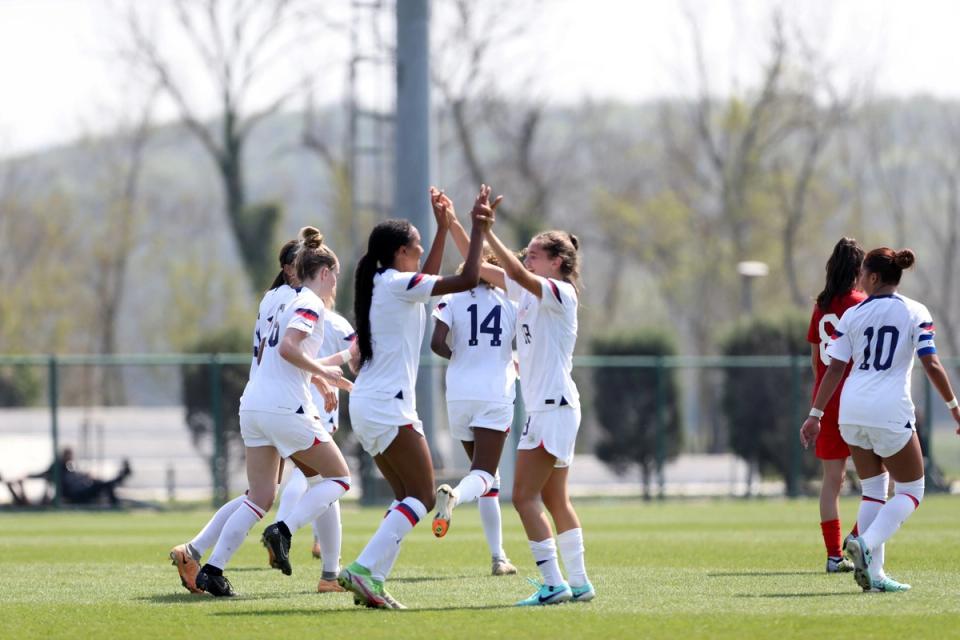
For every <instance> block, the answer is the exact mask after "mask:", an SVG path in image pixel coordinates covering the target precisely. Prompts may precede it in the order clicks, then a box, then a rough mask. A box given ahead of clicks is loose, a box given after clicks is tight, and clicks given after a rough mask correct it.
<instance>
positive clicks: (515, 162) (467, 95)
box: [433, 0, 556, 239]
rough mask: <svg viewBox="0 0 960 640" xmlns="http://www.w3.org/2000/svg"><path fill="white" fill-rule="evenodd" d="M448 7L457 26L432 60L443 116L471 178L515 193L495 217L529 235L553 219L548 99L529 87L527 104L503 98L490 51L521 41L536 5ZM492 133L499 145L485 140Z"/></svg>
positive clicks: (460, 1)
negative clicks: (545, 151) (540, 150)
mask: <svg viewBox="0 0 960 640" xmlns="http://www.w3.org/2000/svg"><path fill="white" fill-rule="evenodd" d="M445 5H446V7H447V8H449V9H451V10H452V11H451V18H452V25H451V27H450V28H449V29H446V30H444V31H443V33H444V34H445V37H444V38H443V39H442V40H441V41H440V42H439V43H437V45H436V52H435V63H434V65H433V83H434V86H435V87H436V88H437V90H438V91H439V93H440V95H441V97H442V98H443V105H444V108H445V110H444V112H443V113H444V115H446V116H447V117H449V122H450V126H451V130H452V136H453V139H454V141H455V144H456V147H457V149H458V150H459V152H460V156H461V158H462V160H463V164H464V166H465V168H466V170H467V174H468V177H469V180H470V182H471V183H473V184H481V183H491V182H495V183H496V184H497V185H502V186H498V189H500V190H502V191H504V192H506V193H509V194H510V195H511V197H510V199H509V200H505V201H504V203H503V204H502V205H501V206H500V207H499V208H498V209H497V213H498V216H499V218H500V219H501V220H502V221H503V222H504V223H505V224H507V225H508V226H509V227H510V228H511V229H513V231H514V233H515V234H516V235H517V237H518V238H523V239H526V238H527V237H529V235H531V234H532V233H533V232H535V231H538V230H541V229H542V227H543V225H544V223H545V222H546V221H547V220H549V219H550V217H551V208H552V201H551V198H552V193H553V191H552V190H551V188H550V185H551V184H554V182H555V180H554V179H553V177H552V176H551V173H552V172H553V171H555V169H556V167H555V166H554V167H551V166H550V162H549V161H548V160H547V159H546V158H544V157H538V155H537V147H538V144H540V142H541V136H542V132H543V125H544V121H545V104H544V102H543V101H542V100H538V99H536V98H531V97H529V96H530V95H531V93H530V92H528V93H527V96H528V97H527V99H526V100H525V101H517V100H509V101H508V100H506V99H505V98H504V97H503V95H502V93H501V87H498V86H497V82H496V79H497V75H498V74H497V70H495V69H494V68H493V67H492V66H491V53H492V52H493V51H496V50H497V49H499V48H502V47H503V46H504V45H506V44H509V43H511V42H514V41H516V40H518V39H520V38H522V36H523V35H524V34H525V33H526V32H527V30H528V29H529V28H530V27H529V25H530V20H529V19H528V14H530V15H533V14H535V12H536V10H537V8H538V7H539V3H537V2H528V3H527V4H526V5H525V6H518V5H517V3H516V2H511V1H510V0H496V1H492V2H483V3H478V2H472V1H471V0H446V2H445ZM533 72H534V70H533V69H531V70H530V73H531V74H533ZM491 134H495V137H496V139H497V143H496V144H497V146H496V147H494V146H493V145H490V146H486V145H484V143H483V140H484V136H487V137H490V135H491ZM444 146H445V145H442V144H441V149H443V148H444Z"/></svg>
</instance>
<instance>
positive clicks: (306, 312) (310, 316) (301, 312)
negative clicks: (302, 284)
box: [294, 308, 320, 322]
mask: <svg viewBox="0 0 960 640" xmlns="http://www.w3.org/2000/svg"><path fill="white" fill-rule="evenodd" d="M294 313H295V314H296V315H298V316H301V317H303V318H306V319H307V320H309V321H311V322H316V321H317V320H319V319H320V314H319V313H317V312H316V311H314V310H313V309H302V308H301V309H297V310H296V311H294Z"/></svg>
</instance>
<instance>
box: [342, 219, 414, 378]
mask: <svg viewBox="0 0 960 640" xmlns="http://www.w3.org/2000/svg"><path fill="white" fill-rule="evenodd" d="M412 230H413V227H411V225H410V223H409V222H408V221H406V220H386V221H384V222H381V223H380V224H378V225H377V226H375V227H374V228H373V231H371V232H370V239H369V240H368V241H367V252H366V253H365V254H364V255H363V257H362V258H360V261H359V262H358V263H357V271H356V276H355V280H354V295H353V314H354V317H355V320H356V323H357V347H358V348H359V349H360V366H361V367H362V366H363V365H364V364H365V363H366V362H367V361H368V360H372V359H373V340H372V337H371V331H370V306H371V305H372V304H373V278H374V276H376V275H377V270H378V268H379V267H380V266H382V267H384V268H387V267H392V266H393V258H394V256H395V255H396V253H397V250H398V249H400V247H402V246H404V245H406V244H408V243H409V242H410V239H411V238H412V236H413V233H412Z"/></svg>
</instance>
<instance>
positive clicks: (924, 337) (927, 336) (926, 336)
mask: <svg viewBox="0 0 960 640" xmlns="http://www.w3.org/2000/svg"><path fill="white" fill-rule="evenodd" d="M922 340H933V334H932V333H925V334H923V335H922V336H920V337H919V338H917V341H918V342H919V341H922Z"/></svg>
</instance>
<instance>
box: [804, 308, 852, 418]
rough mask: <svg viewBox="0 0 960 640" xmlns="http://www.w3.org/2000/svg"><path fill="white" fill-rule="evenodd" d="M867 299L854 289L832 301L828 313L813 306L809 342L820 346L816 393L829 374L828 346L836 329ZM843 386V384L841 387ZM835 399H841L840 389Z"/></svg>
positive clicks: (808, 335)
mask: <svg viewBox="0 0 960 640" xmlns="http://www.w3.org/2000/svg"><path fill="white" fill-rule="evenodd" d="M866 299H867V294H865V293H864V292H862V291H857V290H856V289H854V290H851V291H848V292H846V293H844V294H842V295H839V296H837V297H835V298H834V299H833V300H831V301H830V305H829V306H828V307H827V310H826V311H821V309H820V307H819V305H814V306H813V316H812V317H811V318H810V328H809V329H807V342H809V343H810V344H815V345H819V347H820V358H818V360H817V381H816V384H815V385H814V393H816V388H817V387H819V386H820V381H821V380H823V374H825V373H826V372H827V366H828V365H829V364H830V358H829V357H828V356H827V344H829V342H830V336H832V335H833V331H834V329H836V328H837V324H839V323H840V318H841V317H842V316H843V313H844V311H846V310H847V309H849V308H850V307H853V306H856V305H858V304H860V303H861V302H863V301H864V300H866ZM842 384H843V383H842V382H841V385H842ZM833 397H834V398H835V399H839V398H840V389H839V388H838V389H837V392H836V393H835V394H834V395H833Z"/></svg>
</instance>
